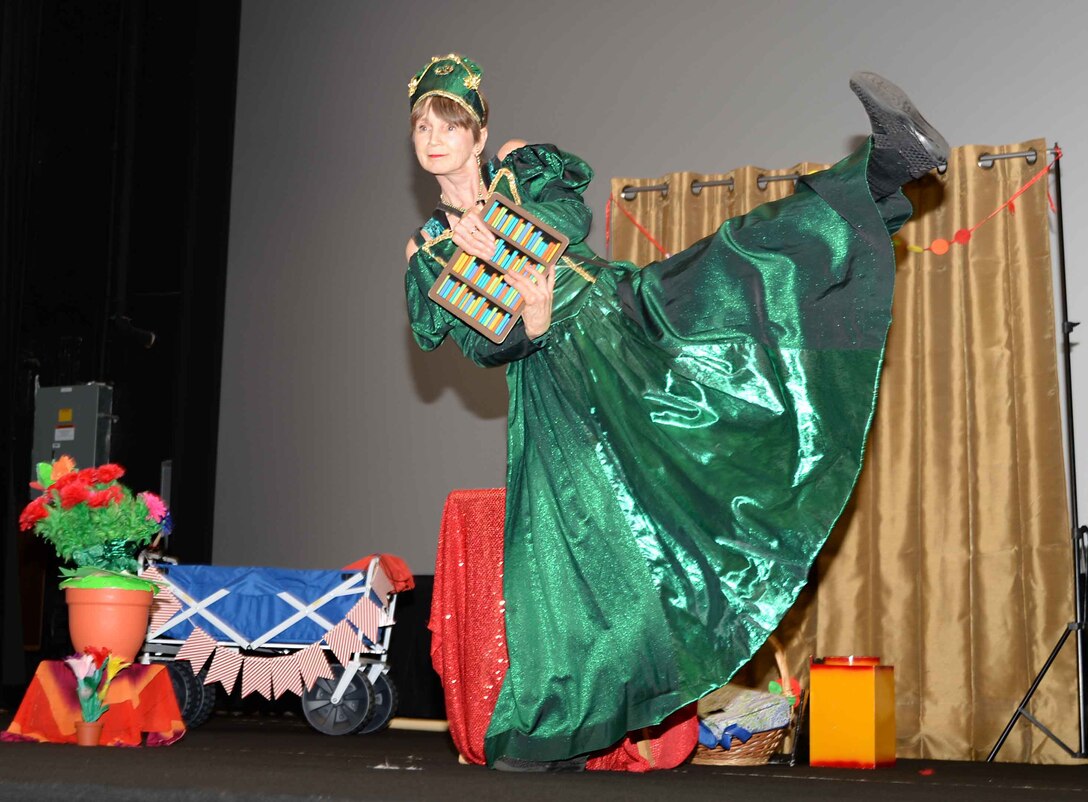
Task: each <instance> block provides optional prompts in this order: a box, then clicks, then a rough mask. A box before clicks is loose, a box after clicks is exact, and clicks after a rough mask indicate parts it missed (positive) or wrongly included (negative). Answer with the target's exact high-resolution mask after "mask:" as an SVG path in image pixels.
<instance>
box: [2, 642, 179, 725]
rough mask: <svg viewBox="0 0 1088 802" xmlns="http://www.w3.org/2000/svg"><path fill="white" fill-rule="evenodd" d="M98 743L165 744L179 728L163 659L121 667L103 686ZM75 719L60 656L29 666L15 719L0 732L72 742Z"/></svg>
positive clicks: (68, 674) (72, 683) (71, 679)
mask: <svg viewBox="0 0 1088 802" xmlns="http://www.w3.org/2000/svg"><path fill="white" fill-rule="evenodd" d="M106 703H107V704H108V705H109V706H110V709H109V710H107V711H106V712H105V713H103V714H102V719H101V721H102V738H101V741H100V743H101V745H102V746H139V745H140V744H141V742H143V733H147V741H146V745H147V746H167V745H169V744H172V743H174V742H175V741H177V740H178V739H180V738H181V736H183V735H184V734H185V722H184V721H183V720H182V718H181V711H180V710H178V702H177V697H175V696H174V687H173V685H172V683H171V682H170V674H169V673H168V672H167V670H166V667H165V666H163V665H159V664H155V665H149V666H144V665H139V664H136V665H131V666H129V667H128V668H125V669H122V670H121V671H120V672H119V673H118V674H117V676H116V677H114V678H113V682H112V683H111V684H110V687H109V690H108V691H107V692H106ZM79 719H80V709H79V699H78V698H77V697H76V677H75V674H73V673H72V670H71V669H70V668H68V666H67V665H65V663H64V661H62V660H43V661H42V662H41V663H40V664H39V665H38V670H37V671H35V672H34V678H33V679H32V680H31V681H30V687H29V688H27V690H26V694H25V695H24V696H23V701H22V703H21V704H20V705H19V710H18V712H17V713H16V714H15V719H14V720H13V721H12V722H11V726H9V727H8V729H7V730H6V731H5V732H3V733H0V740H3V741H41V742H48V743H62V744H73V743H75V742H76V721H78V720H79Z"/></svg>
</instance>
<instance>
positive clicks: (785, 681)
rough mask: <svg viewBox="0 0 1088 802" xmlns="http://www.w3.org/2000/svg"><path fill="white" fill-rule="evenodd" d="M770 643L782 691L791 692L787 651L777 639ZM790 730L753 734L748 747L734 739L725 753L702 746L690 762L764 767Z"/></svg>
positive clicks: (701, 764) (696, 749)
mask: <svg viewBox="0 0 1088 802" xmlns="http://www.w3.org/2000/svg"><path fill="white" fill-rule="evenodd" d="M767 641H768V642H769V643H770V644H771V646H772V647H773V648H774V659H775V662H776V663H778V673H779V675H780V676H781V680H780V681H781V683H782V687H783V688H789V687H790V674H789V666H788V665H787V664H786V650H785V649H783V648H782V644H781V643H780V642H779V640H778V638H776V637H775V636H774V635H771V636H770V637H769V638H768V639H767ZM788 729H789V727H788V726H786V727H779V728H778V729H776V730H765V731H764V732H757V733H753V734H752V737H751V738H749V739H748V742H747V743H742V742H741V741H740V740H738V739H737V738H734V739H733V742H732V744H731V745H730V748H729V749H723V748H722V747H720V746H717V747H714V748H713V749H709V748H707V747H705V746H703V745H702V744H699V745H698V746H696V747H695V754H694V755H693V756H692V758H691V762H692V763H695V764H697V765H700V766H762V765H763V764H765V763H766V762H767V761H768V760H770V758H771V755H773V754H774V753H775V752H777V751H778V747H779V746H781V744H782V739H783V738H784V737H785V735H786V731H787V730H788Z"/></svg>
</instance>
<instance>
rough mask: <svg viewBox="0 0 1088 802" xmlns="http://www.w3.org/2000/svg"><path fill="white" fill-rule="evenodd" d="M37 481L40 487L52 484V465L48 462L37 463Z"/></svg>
mask: <svg viewBox="0 0 1088 802" xmlns="http://www.w3.org/2000/svg"><path fill="white" fill-rule="evenodd" d="M24 475H25V474H24ZM38 483H39V484H41V486H42V487H49V485H51V484H53V466H52V465H51V464H50V463H48V462H39V463H38Z"/></svg>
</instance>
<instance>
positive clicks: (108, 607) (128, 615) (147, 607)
mask: <svg viewBox="0 0 1088 802" xmlns="http://www.w3.org/2000/svg"><path fill="white" fill-rule="evenodd" d="M64 597H65V599H66V600H67V602H68V632H69V634H70V635H71V636H72V645H73V646H75V647H76V651H77V652H82V651H83V650H84V649H85V648H87V647H88V646H93V647H105V648H106V649H109V651H110V653H111V654H113V655H115V656H117V657H120V658H121V659H122V660H125V661H126V662H129V663H131V662H133V661H135V659H136V654H137V653H138V652H139V651H140V647H141V646H143V645H144V636H145V635H147V620H148V615H149V614H150V611H151V600H152V598H153V594H152V593H151V591H150V590H122V589H120V588H65V590H64Z"/></svg>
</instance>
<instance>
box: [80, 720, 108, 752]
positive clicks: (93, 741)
mask: <svg viewBox="0 0 1088 802" xmlns="http://www.w3.org/2000/svg"><path fill="white" fill-rule="evenodd" d="M101 739H102V719H99V720H98V721H82V720H81V721H77V722H76V743H77V744H79V745H80V746H98V742H99V741H100V740H101Z"/></svg>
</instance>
